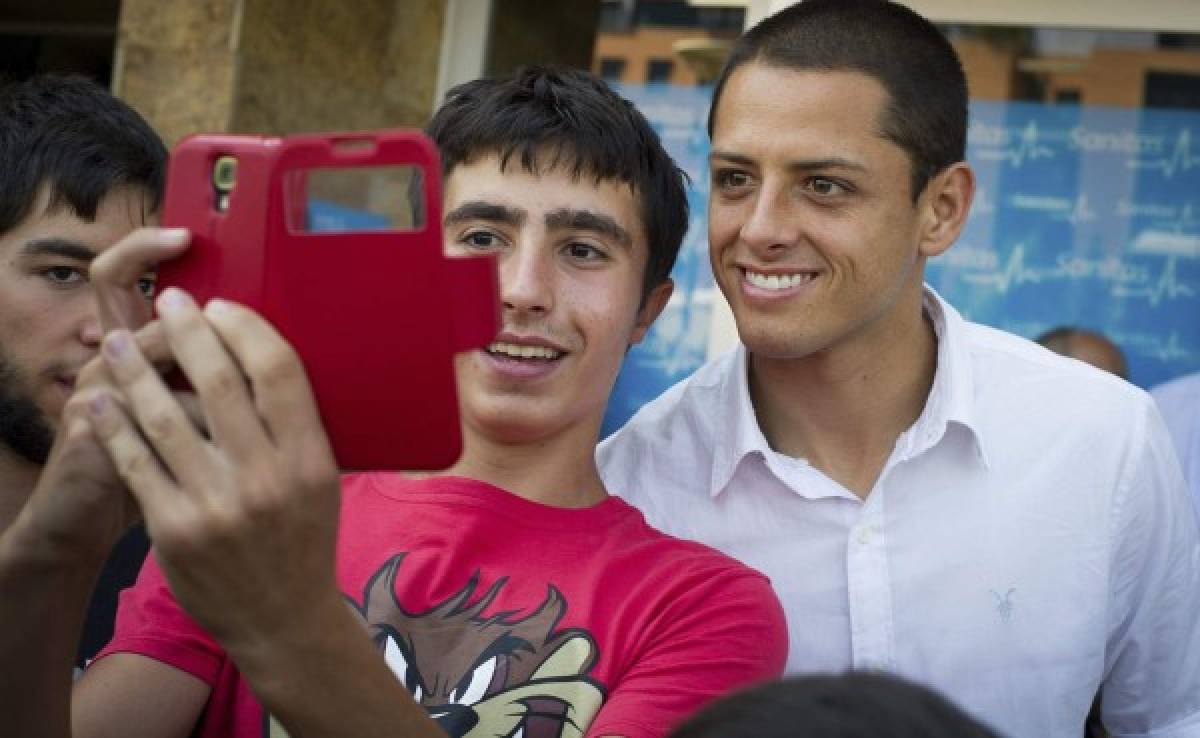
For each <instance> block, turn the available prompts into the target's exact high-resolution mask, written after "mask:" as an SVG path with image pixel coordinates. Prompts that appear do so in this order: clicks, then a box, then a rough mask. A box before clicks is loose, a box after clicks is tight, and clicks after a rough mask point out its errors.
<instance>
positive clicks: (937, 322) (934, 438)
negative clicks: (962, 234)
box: [900, 285, 988, 468]
mask: <svg viewBox="0 0 1200 738" xmlns="http://www.w3.org/2000/svg"><path fill="white" fill-rule="evenodd" d="M922 308H923V309H924V311H925V315H927V316H928V317H929V320H930V322H931V323H932V324H933V331H934V334H935V335H936V336H937V343H938V348H937V369H936V370H935V371H934V375H933V386H932V387H931V388H930V390H929V399H928V400H926V402H925V409H924V410H922V411H921V415H920V417H918V418H917V422H916V423H914V424H913V427H912V428H910V429H909V430H908V431H906V432H905V433H904V434H903V435H902V436H901V439H900V443H902V444H907V448H906V449H905V456H906V457H908V458H912V457H914V456H917V455H918V454H921V453H923V452H924V451H927V450H928V449H930V448H932V447H933V446H935V445H937V444H938V443H939V442H940V441H941V440H942V438H943V437H945V435H946V433H947V431H948V430H949V428H950V427H951V426H959V427H961V428H963V429H964V430H966V431H967V432H968V433H970V434H971V439H972V441H973V442H974V447H975V452H976V454H978V456H979V460H980V462H981V463H982V464H983V465H984V467H985V468H986V467H987V466H988V461H987V453H986V450H985V444H984V439H983V434H982V430H981V426H980V423H979V418H978V413H977V408H976V402H975V373H974V367H973V364H972V361H971V350H970V349H971V347H970V336H969V335H968V333H969V331H970V326H969V325H968V324H967V321H966V320H964V319H963V317H962V316H961V315H959V313H958V311H957V310H955V309H954V308H953V307H952V306H951V305H950V303H948V302H946V301H945V300H943V299H942V297H941V295H939V294H938V293H937V292H935V291H934V290H933V288H932V287H930V286H928V285H926V286H925V295H924V299H923V302H922Z"/></svg>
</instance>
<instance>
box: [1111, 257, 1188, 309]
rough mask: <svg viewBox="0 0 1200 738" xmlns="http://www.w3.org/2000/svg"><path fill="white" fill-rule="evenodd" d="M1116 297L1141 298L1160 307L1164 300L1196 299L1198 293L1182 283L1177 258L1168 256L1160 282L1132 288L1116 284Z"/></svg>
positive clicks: (1114, 293)
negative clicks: (1176, 265) (1179, 278)
mask: <svg viewBox="0 0 1200 738" xmlns="http://www.w3.org/2000/svg"><path fill="white" fill-rule="evenodd" d="M1112 293H1113V296H1114V297H1141V298H1145V299H1146V300H1147V301H1149V303H1150V304H1151V305H1158V304H1159V303H1160V302H1162V301H1163V300H1164V299H1166V300H1177V299H1179V298H1187V297H1195V296H1196V294H1197V291H1196V289H1195V288H1194V287H1191V286H1189V285H1186V284H1184V283H1183V282H1180V281H1179V280H1178V278H1177V277H1176V275H1175V257H1173V256H1168V257H1167V263H1166V266H1164V267H1163V271H1162V274H1161V275H1160V276H1159V278H1158V281H1157V282H1154V283H1153V284H1147V285H1141V286H1137V287H1134V286H1131V285H1123V284H1116V285H1113V291H1112Z"/></svg>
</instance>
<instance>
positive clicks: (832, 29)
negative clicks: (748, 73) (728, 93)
mask: <svg viewBox="0 0 1200 738" xmlns="http://www.w3.org/2000/svg"><path fill="white" fill-rule="evenodd" d="M747 62H757V63H760V64H763V65H766V66H769V67H779V68H782V69H796V70H819V71H850V72H859V73H861V74H865V75H867V76H869V77H872V78H874V79H875V80H876V81H878V82H879V83H880V84H881V85H882V86H883V88H884V90H885V91H886V92H887V95H888V98H889V99H888V104H887V107H886V109H885V110H884V113H883V118H882V120H881V121H880V126H881V129H882V130H881V133H882V135H883V136H884V137H886V138H887V139H889V140H891V141H892V142H894V143H895V144H896V145H897V146H899V147H900V148H902V149H904V151H905V152H906V153H907V154H908V158H909V161H910V164H911V168H912V170H911V182H912V198H913V201H914V202H915V201H916V199H917V197H918V196H919V195H920V194H921V192H922V190H924V189H925V185H926V184H927V183H928V182H929V180H930V179H932V178H933V176H934V175H936V174H937V173H938V172H941V171H942V170H944V169H945V168H946V167H948V166H950V165H951V164H954V163H956V162H960V161H962V160H963V159H965V158H966V147H967V79H966V75H965V74H963V69H962V64H961V63H960V62H959V59H958V54H956V53H955V51H954V47H953V46H951V45H950V42H949V41H947V40H946V37H945V36H944V35H943V34H942V32H941V31H939V30H938V29H937V27H936V26H934V25H933V24H932V23H930V22H929V21H928V20H926V19H925V18H922V17H921V16H920V15H917V14H916V13H914V12H913V11H912V10H909V9H908V8H906V7H904V6H903V5H898V4H896V3H892V2H886V0H804V2H801V3H796V4H795V5H792V6H791V7H788V8H785V9H783V10H781V11H779V12H778V13H776V14H774V15H772V16H770V17H768V18H766V19H765V20H763V21H762V22H761V23H759V24H758V25H756V26H754V27H753V28H751V29H750V30H749V31H746V33H744V34H742V36H741V38H739V39H738V41H737V43H736V44H735V45H734V47H733V50H732V52H731V53H730V56H729V60H728V61H727V62H726V63H725V67H724V69H722V70H721V75H720V77H719V78H718V79H717V83H716V88H715V89H714V90H713V101H712V107H711V108H709V113H708V133H709V135H710V136H711V135H712V133H713V122H714V120H715V119H716V111H717V105H718V104H719V103H720V100H721V93H722V91H723V90H724V87H725V83H726V82H728V81H729V76H730V75H731V74H733V72H734V71H735V70H736V69H737V68H738V67H740V66H742V65H743V64H746V63H747Z"/></svg>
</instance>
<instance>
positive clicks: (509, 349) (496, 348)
mask: <svg viewBox="0 0 1200 738" xmlns="http://www.w3.org/2000/svg"><path fill="white" fill-rule="evenodd" d="M487 350H488V352H489V353H493V354H503V355H505V356H511V357H513V358H515V359H557V358H558V357H559V356H562V352H561V351H555V350H554V349H552V348H546V347H545V346H518V345H517V344H515V343H504V342H503V341H496V342H495V343H493V344H491V345H490V346H488V347H487Z"/></svg>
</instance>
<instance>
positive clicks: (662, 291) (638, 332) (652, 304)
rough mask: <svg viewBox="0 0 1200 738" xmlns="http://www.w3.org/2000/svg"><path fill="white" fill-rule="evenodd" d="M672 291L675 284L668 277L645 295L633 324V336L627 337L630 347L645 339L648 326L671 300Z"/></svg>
mask: <svg viewBox="0 0 1200 738" xmlns="http://www.w3.org/2000/svg"><path fill="white" fill-rule="evenodd" d="M674 291H675V282H673V281H672V280H671V278H670V277H668V278H667V279H664V280H663V281H662V282H660V283H659V284H658V286H657V287H655V288H654V289H652V290H650V294H648V295H646V298H645V299H644V300H642V306H641V307H640V308H639V309H638V314H637V321H636V322H634V324H633V335H631V336H630V337H629V345H630V346H632V345H634V344H637V343H641V342H642V339H643V338H645V337H646V332H647V331H649V330H650V326H651V325H653V323H654V321H655V320H656V319H657V318H658V316H659V315H660V314H662V311H663V308H665V307H666V306H667V302H668V301H669V300H670V299H671V293H672V292H674Z"/></svg>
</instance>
